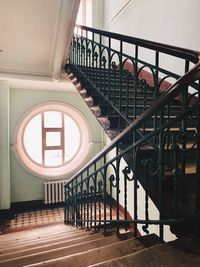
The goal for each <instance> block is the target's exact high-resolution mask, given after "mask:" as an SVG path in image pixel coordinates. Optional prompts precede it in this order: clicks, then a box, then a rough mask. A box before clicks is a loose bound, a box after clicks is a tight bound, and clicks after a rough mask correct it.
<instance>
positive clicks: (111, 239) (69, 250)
mask: <svg viewBox="0 0 200 267" xmlns="http://www.w3.org/2000/svg"><path fill="white" fill-rule="evenodd" d="M119 242H121V241H120V240H119V239H118V238H117V237H116V236H114V235H113V236H108V237H104V236H102V237H99V238H98V239H95V240H91V241H86V242H82V243H78V244H74V245H70V246H66V247H61V248H56V249H51V250H48V251H42V252H37V253H34V254H29V255H25V256H21V257H17V258H12V259H7V260H2V261H0V266H3V267H18V266H24V265H26V264H33V263H37V262H43V261H46V260H50V259H52V260H54V259H55V258H56V259H57V258H60V257H67V255H68V256H70V255H73V254H77V253H78V252H79V253H80V252H83V253H84V251H88V250H91V249H95V248H96V249H98V248H99V247H102V246H105V245H109V244H116V243H119Z"/></svg>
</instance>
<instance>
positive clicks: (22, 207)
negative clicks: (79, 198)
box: [11, 200, 64, 212]
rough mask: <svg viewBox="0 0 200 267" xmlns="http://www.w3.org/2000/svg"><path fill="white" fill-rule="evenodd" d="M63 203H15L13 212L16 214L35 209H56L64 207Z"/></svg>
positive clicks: (33, 201) (12, 208)
mask: <svg viewBox="0 0 200 267" xmlns="http://www.w3.org/2000/svg"><path fill="white" fill-rule="evenodd" d="M63 205H64V204H63V203H55V204H44V201H43V200H32V201H23V202H14V203H12V204H11V210H12V211H15V212H21V211H26V210H28V211H31V210H35V209H41V208H44V209H45V208H51V207H52V208H55V207H60V206H63Z"/></svg>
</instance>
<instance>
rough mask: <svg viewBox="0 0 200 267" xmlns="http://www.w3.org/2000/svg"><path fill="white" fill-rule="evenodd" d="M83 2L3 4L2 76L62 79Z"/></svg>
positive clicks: (13, 0)
mask: <svg viewBox="0 0 200 267" xmlns="http://www.w3.org/2000/svg"><path fill="white" fill-rule="evenodd" d="M79 2H80V0H0V18H1V19H0V32H1V38H0V49H1V50H3V51H2V52H1V53H0V74H1V76H2V74H4V75H8V74H9V75H15V77H16V75H20V76H22V75H23V76H29V77H30V76H31V77H40V78H41V77H46V78H52V79H53V80H59V79H60V70H61V65H62V62H63V61H64V60H65V59H66V55H67V50H68V47H69V44H70V40H71V36H72V33H73V27H74V24H75V20H76V16H77V12H78V7H79Z"/></svg>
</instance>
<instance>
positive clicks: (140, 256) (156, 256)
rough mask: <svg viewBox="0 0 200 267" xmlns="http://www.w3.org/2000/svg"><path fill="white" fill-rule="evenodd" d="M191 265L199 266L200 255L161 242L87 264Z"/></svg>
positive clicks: (114, 266) (119, 266) (104, 266)
mask: <svg viewBox="0 0 200 267" xmlns="http://www.w3.org/2000/svg"><path fill="white" fill-rule="evenodd" d="M122 266H126V267H134V266H137V267H144V266H148V267H150V266H154V267H161V266H163V267H173V266H174V267H183V266H184V267H191V266H200V256H199V255H195V254H190V253H185V252H183V251H181V250H179V249H176V248H173V247H172V246H170V245H169V244H161V245H157V246H154V247H151V248H147V249H144V250H142V251H139V252H137V253H131V254H130V255H127V256H123V257H118V258H117V259H112V260H110V261H106V262H102V263H99V264H94V265H89V266H88V267H122Z"/></svg>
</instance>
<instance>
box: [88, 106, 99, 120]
mask: <svg viewBox="0 0 200 267" xmlns="http://www.w3.org/2000/svg"><path fill="white" fill-rule="evenodd" d="M90 109H91V111H92V112H93V114H94V115H95V116H96V117H100V116H101V109H100V107H99V106H93V107H90Z"/></svg>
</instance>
